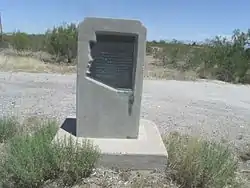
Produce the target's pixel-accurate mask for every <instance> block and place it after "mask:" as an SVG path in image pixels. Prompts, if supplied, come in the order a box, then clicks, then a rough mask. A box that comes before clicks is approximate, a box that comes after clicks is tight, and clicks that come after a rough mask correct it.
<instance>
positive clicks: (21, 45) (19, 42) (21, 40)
mask: <svg viewBox="0 0 250 188" xmlns="http://www.w3.org/2000/svg"><path fill="white" fill-rule="evenodd" d="M10 43H11V45H12V46H13V48H14V49H16V50H18V51H22V50H27V49H29V48H30V39H29V36H28V34H26V33H24V32H20V31H17V32H15V33H13V36H12V38H11V40H10Z"/></svg>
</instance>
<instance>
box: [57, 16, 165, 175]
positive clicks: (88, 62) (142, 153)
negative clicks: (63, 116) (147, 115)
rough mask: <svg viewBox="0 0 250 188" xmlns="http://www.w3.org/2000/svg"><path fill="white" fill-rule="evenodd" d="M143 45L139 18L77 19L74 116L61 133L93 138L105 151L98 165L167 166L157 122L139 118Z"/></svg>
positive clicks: (135, 167)
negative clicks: (78, 22) (137, 19)
mask: <svg viewBox="0 0 250 188" xmlns="http://www.w3.org/2000/svg"><path fill="white" fill-rule="evenodd" d="M145 51H146V28H145V27H144V26H143V25H142V24H141V22H139V21H136V20H122V19H109V18H85V20H84V21H83V22H82V23H80V24H79V27H78V57H77V61H78V65H77V93H76V118H68V123H64V125H63V126H62V127H61V128H60V130H59V131H58V133H57V136H58V137H59V138H60V137H64V136H66V137H67V136H70V135H72V134H73V135H74V137H75V139H76V138H77V140H78V141H81V140H83V139H89V140H92V141H93V143H94V144H96V145H97V146H99V148H100V150H101V152H102V158H101V160H100V165H103V166H108V167H119V168H132V169H141V170H146V169H148V170H149V169H156V168H157V169H159V168H161V169H162V168H165V165H166V161H167V151H166V149H165V146H164V144H163V141H162V139H161V136H160V134H159V131H158V129H157V127H156V125H155V124H154V123H153V122H150V121H147V120H143V119H140V109H141V98H142V85H143V64H144V57H145ZM75 119H76V121H74V120H75ZM65 122H66V121H65ZM70 122H71V123H70ZM67 124H68V125H67ZM65 127H70V128H69V129H67V128H66V129H65ZM72 127H75V130H74V131H72ZM69 130H71V131H69Z"/></svg>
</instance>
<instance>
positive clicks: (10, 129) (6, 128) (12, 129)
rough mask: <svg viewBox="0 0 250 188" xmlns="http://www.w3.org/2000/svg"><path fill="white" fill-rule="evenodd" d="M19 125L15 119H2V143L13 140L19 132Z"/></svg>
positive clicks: (0, 121) (0, 123)
mask: <svg viewBox="0 0 250 188" xmlns="http://www.w3.org/2000/svg"><path fill="white" fill-rule="evenodd" d="M18 127H19V123H18V122H17V121H16V119H15V118H7V117H4V118H1V119H0V143H2V142H5V141H6V140H8V139H10V138H12V137H13V136H14V135H16V133H17V132H18Z"/></svg>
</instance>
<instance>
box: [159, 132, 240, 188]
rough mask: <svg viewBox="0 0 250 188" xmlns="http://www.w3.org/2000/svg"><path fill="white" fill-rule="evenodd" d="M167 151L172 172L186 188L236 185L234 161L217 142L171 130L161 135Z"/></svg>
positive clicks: (214, 187)
mask: <svg viewBox="0 0 250 188" xmlns="http://www.w3.org/2000/svg"><path fill="white" fill-rule="evenodd" d="M164 142H165V144H166V147H167V149H168V153H169V163H170V164H169V165H170V168H171V169H172V172H171V176H172V178H173V180H175V181H177V182H178V183H179V184H180V185H182V186H183V187H185V188H195V187H197V188H223V187H227V186H229V185H230V186H231V187H238V186H239V185H238V184H237V181H236V171H237V161H236V160H235V158H234V156H233V155H232V153H231V151H230V150H229V149H228V148H226V147H224V146H222V145H221V144H219V143H214V142H209V141H205V140H201V139H198V138H194V137H189V136H184V135H180V134H178V133H173V134H170V135H169V136H168V137H166V138H164Z"/></svg>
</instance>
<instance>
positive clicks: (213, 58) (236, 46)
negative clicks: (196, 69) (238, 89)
mask: <svg viewBox="0 0 250 188" xmlns="http://www.w3.org/2000/svg"><path fill="white" fill-rule="evenodd" d="M249 37H250V31H249V32H248V33H243V32H240V31H239V30H236V31H234V33H233V35H232V39H231V40H228V39H226V38H222V37H216V38H215V39H212V40H210V44H209V48H208V50H207V51H206V53H207V55H206V59H205V60H206V62H207V65H208V68H211V67H212V68H213V69H214V76H215V78H216V79H219V80H222V81H227V82H243V83H244V82H247V80H246V74H247V71H248V70H249V61H250V58H249V55H248V53H247V52H246V51H244V44H245V42H246V41H247V39H248V38H249Z"/></svg>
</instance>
